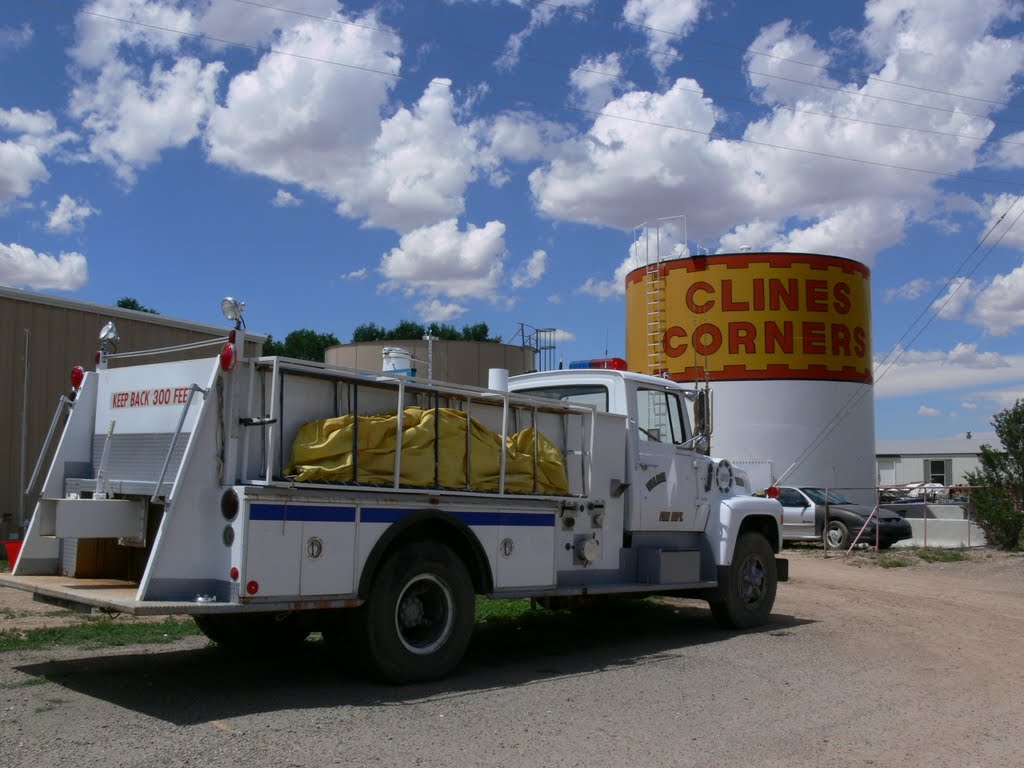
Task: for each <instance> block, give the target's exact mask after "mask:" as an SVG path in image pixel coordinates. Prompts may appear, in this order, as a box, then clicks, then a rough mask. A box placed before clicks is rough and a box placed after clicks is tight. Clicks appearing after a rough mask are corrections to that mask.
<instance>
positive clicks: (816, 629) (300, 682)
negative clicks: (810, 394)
mask: <svg viewBox="0 0 1024 768" xmlns="http://www.w3.org/2000/svg"><path fill="white" fill-rule="evenodd" d="M787 555H788V556H789V557H790V559H791V561H792V562H791V575H792V580H791V581H790V582H789V583H788V584H784V585H781V587H780V590H779V598H778V601H777V602H776V613H775V618H774V620H773V621H772V623H771V624H770V625H769V626H767V627H763V628H761V629H759V630H754V631H748V632H742V633H727V632H723V631H721V630H718V629H717V628H715V626H714V624H713V623H712V622H711V619H710V615H709V613H708V611H707V608H706V606H704V605H703V604H701V603H696V602H690V601H667V602H666V603H665V604H663V605H662V606H659V607H658V608H655V609H652V610H644V611H639V612H638V611H636V610H635V609H631V608H628V607H625V608H624V607H621V606H616V607H613V608H598V609H595V610H592V611H589V612H587V613H585V614H584V615H581V616H575V617H571V618H569V619H566V620H564V621H562V620H560V621H551V622H533V623H531V625H530V626H529V627H527V628H525V629H519V630H507V629H506V630H502V631H497V630H496V629H495V628H493V627H487V626H483V627H480V628H478V631H477V634H476V636H475V637H474V642H473V645H472V647H471V649H470V653H469V656H468V657H467V659H466V661H465V663H464V664H463V665H462V666H461V667H460V668H459V670H458V672H457V674H456V675H455V676H454V677H452V678H450V679H448V680H446V681H442V682H440V683H434V684H430V685H419V686H411V687H406V688H386V687H379V686H375V685H372V684H370V683H368V682H366V681H365V680H363V679H362V678H361V677H360V675H359V673H358V671H356V672H352V671H346V669H345V667H344V664H343V663H340V662H343V660H339V659H336V658H332V657H331V656H330V654H329V653H328V651H327V649H326V648H324V647H323V645H322V644H320V643H307V644H306V645H307V646H308V647H306V648H304V649H303V650H301V651H299V652H297V653H293V654H290V655H288V656H286V657H285V656H282V657H280V658H274V659H264V660H262V661H261V662H259V663H254V662H247V661H245V660H242V659H233V658H231V657H229V656H228V655H226V654H224V653H222V652H220V651H218V650H217V649H216V648H211V647H208V645H207V643H206V642H205V640H203V639H200V638H189V639H186V640H183V641H179V642H177V643H174V644H172V645H169V646H136V647H129V648H116V649H115V648H105V649H98V650H84V649H80V648H78V649H76V648H61V647H55V648H47V649H45V650H35V651H27V652H9V653H5V654H0V766H18V767H21V766H25V767H26V768H27V767H30V766H31V767H32V768H44V767H45V768H51V767H52V766H54V765H72V766H76V767H80V768H88V767H90V766H103V768H114V767H115V766H161V767H168V766H256V767H257V768H260V767H262V766H267V767H271V766H272V767H273V768H286V767H287V766H322V765H344V766H362V765H372V766H445V767H446V768H449V767H451V768H454V767H455V766H459V767H460V768H461V767H462V766H544V768H557V767H558V766H588V767H593V768H599V767H601V766H609V767H612V766H614V767H615V768H621V767H622V766H638V767H640V768H644V767H646V766H652V767H653V766H671V767H672V768H678V767H681V766H737V765H758V766H765V767H768V768H770V767H773V766H779V767H781V766H786V767H787V768H794V767H799V766H852V765H858V766H861V765H864V766H868V765H870V766H928V767H929V768H942V767H943V766H956V767H957V768H973V767H975V766H976V767H977V768H993V767H998V766H1008V767H1009V766H1017V765H1020V764H1021V757H1020V755H1021V753H1022V751H1024V734H1022V732H1021V728H1020V724H1021V722H1024V695H1022V690H1024V685H1022V684H1024V664H1022V661H1024V659H1022V655H1024V652H1022V650H1021V638H1022V637H1024V597H1022V595H1024V557H1021V556H1012V555H1005V554H1003V553H992V552H984V551H982V552H975V553H973V555H972V560H971V561H970V562H960V563H945V564H937V563H936V564H927V563H924V562H923V561H920V560H917V561H916V564H915V565H913V566H912V567H907V568H891V569H883V568H879V567H878V566H877V565H874V564H873V563H872V561H871V560H870V558H869V557H868V556H867V555H854V556H852V557H841V556H832V557H829V558H823V557H822V555H821V553H820V552H816V551H814V550H810V549H802V550H790V551H789V552H788V553H787ZM911 559H913V558H911ZM39 610H40V609H39V608H38V607H35V604H33V603H31V602H30V601H27V600H26V599H25V596H24V595H21V594H19V593H14V592H12V591H11V590H5V589H0V616H2V617H5V618H2V619H0V622H2V626H3V628H4V629H8V628H11V627H17V626H20V624H19V622H27V621H30V620H36V619H32V618H31V617H30V614H32V613H33V611H34V612H36V613H38V612H39ZM50 619H52V620H57V621H66V620H68V619H67V617H66V616H63V615H56V616H51V617H50Z"/></svg>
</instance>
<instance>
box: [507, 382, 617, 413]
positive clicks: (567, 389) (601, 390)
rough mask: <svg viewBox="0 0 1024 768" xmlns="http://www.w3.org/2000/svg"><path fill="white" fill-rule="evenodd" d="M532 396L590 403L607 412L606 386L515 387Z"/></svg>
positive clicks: (584, 403) (518, 390)
mask: <svg viewBox="0 0 1024 768" xmlns="http://www.w3.org/2000/svg"><path fill="white" fill-rule="evenodd" d="M516 392H521V393H524V394H527V395H533V396H534V397H550V398H553V399H555V400H563V401H565V402H569V403H581V404H583V405H592V406H594V407H595V408H596V409H597V410H599V411H601V412H602V413H607V412H608V387H602V386H595V385H592V384H588V385H572V386H564V387H538V388H536V389H517V390H516Z"/></svg>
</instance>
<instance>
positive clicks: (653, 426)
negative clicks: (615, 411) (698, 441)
mask: <svg viewBox="0 0 1024 768" xmlns="http://www.w3.org/2000/svg"><path fill="white" fill-rule="evenodd" d="M636 423H637V426H638V427H640V439H641V440H648V441H654V442H659V443H674V444H675V445H680V444H681V443H684V442H686V431H685V429H684V427H683V425H684V424H685V422H684V421H683V404H682V401H681V400H680V398H679V395H677V394H675V393H674V392H666V391H665V390H662V389H643V388H640V389H638V390H637V391H636Z"/></svg>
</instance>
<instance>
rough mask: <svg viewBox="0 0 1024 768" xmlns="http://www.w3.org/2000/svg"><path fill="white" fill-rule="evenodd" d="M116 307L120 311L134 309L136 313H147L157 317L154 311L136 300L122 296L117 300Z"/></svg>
mask: <svg viewBox="0 0 1024 768" xmlns="http://www.w3.org/2000/svg"><path fill="white" fill-rule="evenodd" d="M117 306H118V307H120V308H121V309H134V310H135V311H136V312H148V313H149V314H151V315H159V314H160V313H159V312H157V311H156V310H155V309H152V308H150V307H147V306H146V305H145V304H142V303H141V302H140V301H139V300H138V299H135V298H132V297H131V296H122V297H121V298H120V299H118V300H117Z"/></svg>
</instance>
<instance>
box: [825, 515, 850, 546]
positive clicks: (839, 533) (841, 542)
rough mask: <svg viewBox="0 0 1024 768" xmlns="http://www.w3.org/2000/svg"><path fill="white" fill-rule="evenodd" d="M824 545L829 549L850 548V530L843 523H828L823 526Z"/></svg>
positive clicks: (835, 521) (837, 521) (836, 521)
mask: <svg viewBox="0 0 1024 768" xmlns="http://www.w3.org/2000/svg"><path fill="white" fill-rule="evenodd" d="M825 545H826V546H827V547H828V548H829V549H846V548H847V547H849V546H850V529H849V528H847V527H846V524H845V523H843V521H841V520H829V521H828V524H827V525H826V526H825Z"/></svg>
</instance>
